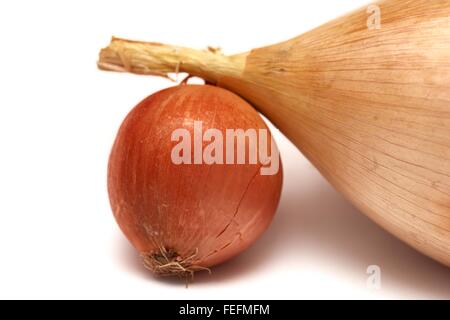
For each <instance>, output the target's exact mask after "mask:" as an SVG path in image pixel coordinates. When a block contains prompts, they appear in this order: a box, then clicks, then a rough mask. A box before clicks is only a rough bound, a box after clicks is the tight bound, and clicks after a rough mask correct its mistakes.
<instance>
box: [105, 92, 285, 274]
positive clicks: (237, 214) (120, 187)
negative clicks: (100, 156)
mask: <svg viewBox="0 0 450 320" xmlns="http://www.w3.org/2000/svg"><path fill="white" fill-rule="evenodd" d="M194 121H201V122H202V126H203V127H202V129H203V133H204V132H205V131H206V130H207V129H213V128H215V129H218V130H220V131H221V132H223V133H224V137H225V131H226V129H244V130H247V129H255V130H258V131H259V130H261V129H263V130H262V131H266V132H267V134H268V140H267V141H268V144H269V142H271V135H270V132H269V130H268V128H267V126H266V125H265V123H264V122H263V120H262V119H261V117H260V116H259V114H258V113H257V112H256V111H255V110H254V109H253V108H252V107H251V106H250V105H249V104H248V103H247V102H245V101H244V100H243V99H241V98H240V97H238V96H237V95H235V94H233V93H231V92H229V91H227V90H224V89H221V88H217V87H213V86H209V85H180V86H176V87H172V88H169V89H166V90H163V91H160V92H158V93H155V94H153V95H151V96H149V97H148V98H146V99H145V100H143V101H142V102H141V103H139V104H138V105H137V106H136V107H135V108H134V109H133V110H132V111H131V112H130V114H129V115H128V116H127V117H126V119H125V121H124V122H123V124H122V126H121V128H120V130H119V133H118V135H117V138H116V141H115V144H114V146H113V149H112V152H111V156H110V160H109V170H108V189H109V196H110V201H111V206H112V210H113V212H114V216H115V218H116V220H117V222H118V224H119V226H120V228H121V229H122V231H123V232H124V234H125V235H126V237H127V238H128V239H129V241H130V242H131V243H132V244H133V246H134V247H135V248H136V249H137V250H138V251H139V252H140V253H141V255H142V257H143V259H144V265H145V266H146V267H147V268H149V269H151V270H152V271H153V272H154V273H155V274H159V275H179V276H189V275H192V274H193V272H195V271H197V270H202V269H206V268H209V267H211V266H213V265H216V264H219V263H222V262H224V261H225V260H228V259H230V258H231V257H233V256H235V255H237V254H239V253H240V252H242V251H243V250H245V249H246V248H247V247H249V246H250V245H251V244H252V243H253V242H254V241H255V240H256V239H257V238H258V237H259V236H260V235H261V234H262V233H263V232H264V231H265V230H266V228H267V227H268V226H269V224H270V222H271V220H272V217H273V215H274V213H275V210H276V207H277V204H278V201H279V198H280V193H281V185H282V170H281V162H280V159H279V155H278V150H277V149H276V146H275V144H272V146H270V145H268V155H270V154H272V155H273V154H274V152H276V157H277V158H276V160H277V161H278V163H279V170H277V172H276V173H275V174H272V175H263V174H261V168H262V167H265V166H266V165H267V163H263V164H262V163H261V162H260V161H258V162H257V163H256V164H255V163H250V160H249V155H248V154H249V152H248V151H249V149H248V148H247V149H246V150H247V152H248V153H247V155H246V161H245V164H218V163H214V164H206V163H204V162H203V163H202V164H186V163H184V164H175V163H174V161H173V157H172V152H173V150H174V147H175V146H176V145H177V144H178V143H179V141H172V140H173V137H172V134H173V132H174V131H175V130H177V129H180V128H184V129H187V131H188V132H189V133H190V134H191V135H192V137H193V136H194V129H193V126H194V125H193V124H194ZM193 140H194V139H193ZM212 141H213V140H212ZM245 141H246V142H247V143H245V145H246V147H248V145H249V140H245ZM210 143H211V142H205V141H203V142H202V143H201V144H200V145H202V146H203V149H205V148H206V146H207V145H209V144H210ZM192 145H194V142H193V143H192ZM237 146H238V145H237V144H235V148H234V152H235V153H234V154H235V155H236V157H237V153H238V150H237ZM271 148H272V150H271ZM194 149H195V148H193V149H192V153H191V154H190V156H192V159H194V152H195V150H194ZM222 151H223V155H224V157H225V154H226V144H225V142H224V147H223V150H222ZM257 151H258V152H260V150H257ZM180 154H182V155H186V154H183V153H180ZM188 156H189V155H188ZM235 163H236V158H235Z"/></svg>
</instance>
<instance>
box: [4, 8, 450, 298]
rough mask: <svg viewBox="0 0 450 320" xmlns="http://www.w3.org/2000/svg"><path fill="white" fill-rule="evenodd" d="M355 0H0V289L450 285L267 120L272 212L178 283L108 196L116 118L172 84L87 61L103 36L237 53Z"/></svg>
mask: <svg viewBox="0 0 450 320" xmlns="http://www.w3.org/2000/svg"><path fill="white" fill-rule="evenodd" d="M365 4H366V1H365V0H353V1H352V0H345V1H334V0H314V1H282V0H276V1H242V0H238V1H235V0H227V1H221V2H219V1H194V0H191V1H168V0H164V1H163V0H158V1H148V0H146V1H121V2H119V1H81V0H80V1H71V2H69V1H47V0H41V1H1V2H0V41H1V42H0V63H1V66H0V147H1V149H0V298H148V299H151V298H158V299H171V298H181V299H202V298H203V299H205V298H214V299H216V298H221V299H244V298H247V299H298V298H362V299H365V298H450V269H447V268H445V267H443V266H441V265H439V264H438V263H435V262H433V261H432V260H430V259H428V258H426V257H424V256H422V255H421V254H419V253H416V252H415V251H414V250H412V249H410V248H409V247H407V246H406V245H404V244H402V243H401V242H400V241H398V240H396V239H395V238H393V237H392V236H390V235H389V234H387V233H386V232H384V231H383V230H381V229H380V228H379V227H377V226H376V225H375V224H373V223H372V222H371V221H369V220H368V219H367V218H366V217H365V216H364V215H362V214H361V213H360V212H358V211H357V210H356V209H354V208H353V207H352V206H351V205H350V204H349V203H348V202H347V201H346V200H344V199H343V198H342V197H341V196H340V195H339V194H338V193H336V192H335V191H334V190H333V189H332V188H331V187H330V186H329V184H328V183H327V182H326V181H325V180H324V179H323V178H322V177H321V176H320V175H319V174H318V172H317V171H316V170H315V169H314V168H313V167H312V165H311V164H309V163H308V162H307V161H306V160H305V159H304V158H303V157H302V155H301V154H300V153H299V152H298V151H297V150H296V149H295V148H294V147H293V146H292V145H291V144H290V143H289V142H288V141H287V140H286V139H285V138H284V137H283V136H281V135H280V134H279V133H278V132H276V131H275V135H276V140H277V142H278V144H279V147H280V149H281V153H282V158H283V162H284V170H285V183H284V190H283V195H282V199H281V204H280V207H279V210H278V213H277V216H276V218H275V220H274V222H273V224H272V226H271V227H270V229H269V230H268V232H267V233H266V234H265V235H264V236H263V237H262V238H261V239H260V240H259V241H258V242H257V243H256V244H255V245H254V246H253V247H252V248H251V249H250V250H248V251H247V252H245V253H244V254H242V255H241V256H239V257H238V258H236V259H234V260H232V261H230V262H229V263H226V264H224V265H222V266H220V267H217V268H215V269H214V270H213V275H212V276H206V275H204V276H199V277H198V278H197V279H196V282H195V283H194V284H193V285H191V286H190V287H189V288H188V289H185V287H184V285H183V284H180V283H179V282H178V281H167V280H165V281H162V280H160V279H155V278H154V277H153V276H152V275H150V274H149V273H147V271H146V270H145V269H144V268H143V267H142V266H141V264H140V261H139V258H138V256H137V254H136V253H135V252H134V250H133V249H132V247H130V245H129V244H128V243H127V242H126V240H125V238H124V237H123V236H122V235H121V233H120V231H119V229H118V227H117V226H116V223H115V221H114V219H113V216H112V214H111V210H110V208H109V203H108V196H107V192H106V166H107V159H108V154H109V151H110V147H111V145H112V142H113V139H114V137H115V134H116V131H117V129H118V126H119V125H120V123H121V121H122V120H123V118H124V117H125V115H126V114H127V112H128V111H129V110H130V109H131V108H132V107H133V106H134V105H135V104H136V103H137V102H139V101H140V100H141V99H143V98H144V97H146V96H147V95H149V94H151V93H153V92H155V91H157V90H159V89H162V88H165V87H167V86H170V85H172V84H171V83H169V82H168V81H167V80H164V79H158V78H152V77H147V78H146V77H138V76H133V75H126V74H114V73H106V72H100V71H98V70H97V69H96V64H95V62H96V59H97V53H98V50H99V49H100V48H101V47H103V46H105V45H107V44H108V42H109V39H110V36H112V35H116V36H121V37H130V38H134V39H142V40H152V41H161V42H167V43H173V44H180V45H186V46H192V47H198V48H203V47H206V46H207V45H212V46H219V45H220V46H221V47H222V48H223V49H224V50H225V52H227V53H237V52H240V51H246V50H249V49H251V48H253V47H258V46H263V45H268V44H271V43H276V42H279V41H282V40H285V39H288V38H291V37H293V36H296V35H298V34H301V33H302V32H305V31H307V30H309V29H311V28H313V27H316V26H318V25H320V24H322V23H324V22H326V21H328V20H330V19H332V18H334V17H337V16H339V15H341V14H343V13H345V12H347V11H349V10H352V9H356V8H358V7H360V6H362V5H365ZM369 265H379V266H380V267H381V271H382V289H381V290H369V289H368V288H367V287H366V279H367V274H366V268H367V267H368V266H369Z"/></svg>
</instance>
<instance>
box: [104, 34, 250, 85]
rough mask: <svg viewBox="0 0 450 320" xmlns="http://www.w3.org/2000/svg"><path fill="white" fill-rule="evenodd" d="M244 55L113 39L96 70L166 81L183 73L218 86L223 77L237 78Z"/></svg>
mask: <svg viewBox="0 0 450 320" xmlns="http://www.w3.org/2000/svg"><path fill="white" fill-rule="evenodd" d="M246 56H247V54H240V55H234V56H225V55H223V54H222V53H221V52H220V50H217V49H213V48H208V49H207V50H195V49H190V48H184V47H178V46H171V45H165V44H161V43H155V42H141V41H131V40H126V39H120V38H112V40H111V43H110V44H109V46H108V47H106V48H104V49H102V50H101V51H100V55H99V60H98V63H97V65H98V67H99V68H100V69H102V70H107V71H117V72H130V73H135V74H141V75H142V74H143V75H158V76H162V77H169V73H178V72H186V73H188V74H190V75H192V76H197V77H201V78H203V79H205V80H206V81H208V82H210V83H217V82H218V81H219V80H220V79H221V78H223V77H234V78H236V77H240V75H241V74H242V72H243V71H244V67H245V61H246Z"/></svg>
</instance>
